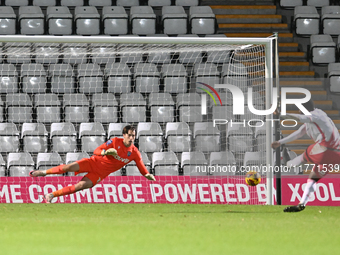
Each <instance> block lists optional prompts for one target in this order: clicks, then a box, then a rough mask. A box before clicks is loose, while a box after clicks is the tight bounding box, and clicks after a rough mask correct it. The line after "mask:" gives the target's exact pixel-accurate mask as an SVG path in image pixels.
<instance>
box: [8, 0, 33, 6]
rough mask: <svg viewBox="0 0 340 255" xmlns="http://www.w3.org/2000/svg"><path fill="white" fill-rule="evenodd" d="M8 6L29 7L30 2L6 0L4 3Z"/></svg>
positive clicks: (26, 0)
mask: <svg viewBox="0 0 340 255" xmlns="http://www.w3.org/2000/svg"><path fill="white" fill-rule="evenodd" d="M3 2H4V3H5V5H7V6H27V5H28V0H4V1H3Z"/></svg>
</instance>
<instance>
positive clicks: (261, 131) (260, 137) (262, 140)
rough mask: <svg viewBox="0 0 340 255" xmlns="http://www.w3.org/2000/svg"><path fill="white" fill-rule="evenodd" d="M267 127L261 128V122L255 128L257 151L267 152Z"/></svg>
mask: <svg viewBox="0 0 340 255" xmlns="http://www.w3.org/2000/svg"><path fill="white" fill-rule="evenodd" d="M266 133H267V129H266V125H262V126H261V122H258V123H257V124H256V127H255V141H256V149H257V151H266Z"/></svg>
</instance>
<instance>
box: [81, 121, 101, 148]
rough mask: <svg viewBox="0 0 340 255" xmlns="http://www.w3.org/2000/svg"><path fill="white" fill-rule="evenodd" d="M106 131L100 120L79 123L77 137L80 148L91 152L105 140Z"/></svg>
mask: <svg viewBox="0 0 340 255" xmlns="http://www.w3.org/2000/svg"><path fill="white" fill-rule="evenodd" d="M105 137H106V133H105V130H104V127H103V125H102V124H101V123H100V122H91V123H81V124H80V127H79V139H80V141H81V150H82V151H85V152H93V151H94V150H95V149H96V148H97V147H98V146H99V145H102V144H103V143H104V142H105Z"/></svg>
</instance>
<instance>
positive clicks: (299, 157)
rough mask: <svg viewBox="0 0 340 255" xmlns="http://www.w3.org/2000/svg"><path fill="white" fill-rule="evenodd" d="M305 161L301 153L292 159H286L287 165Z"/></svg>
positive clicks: (292, 165)
mask: <svg viewBox="0 0 340 255" xmlns="http://www.w3.org/2000/svg"><path fill="white" fill-rule="evenodd" d="M305 162H306V161H305V160H304V158H303V154H301V155H299V156H297V157H295V158H293V159H292V160H289V161H287V166H289V167H297V166H299V165H301V164H303V163H305Z"/></svg>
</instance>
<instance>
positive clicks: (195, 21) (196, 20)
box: [0, 6, 215, 35]
mask: <svg viewBox="0 0 340 255" xmlns="http://www.w3.org/2000/svg"><path fill="white" fill-rule="evenodd" d="M0 19H1V27H0V34H16V32H17V31H16V15H15V13H14V10H13V8H12V7H9V6H5V7H0ZM18 23H19V27H20V28H19V29H20V31H18V32H19V33H20V34H25V35H41V34H45V33H47V34H50V35H71V34H73V33H74V34H77V35H99V34H106V35H126V34H128V33H129V30H130V29H129V27H130V26H131V34H135V35H154V34H156V32H157V31H156V25H157V20H156V14H155V13H154V11H153V9H152V8H151V7H150V6H133V7H131V10H130V16H128V15H127V13H126V11H125V9H124V7H121V6H110V7H105V8H103V11H102V16H100V14H99V13H98V10H97V9H96V7H94V6H83V7H79V6H78V7H76V8H75V11H74V16H73V15H72V14H71V12H70V10H69V9H68V7H64V6H57V7H48V8H47V13H46V24H47V28H46V29H45V16H44V14H43V12H42V10H41V8H40V7H39V6H21V7H20V8H19V15H18ZM188 24H189V29H190V32H191V33H192V34H214V33H215V14H214V13H213V11H212V9H211V8H210V7H209V6H193V7H190V10H189V17H188V15H187V14H186V13H185V11H184V8H183V7H182V6H165V7H163V9H162V30H163V33H164V34H169V35H178V34H186V33H187V32H188ZM73 26H74V27H75V28H74V31H73ZM101 26H103V31H102V30H101ZM45 30H46V32H45Z"/></svg>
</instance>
